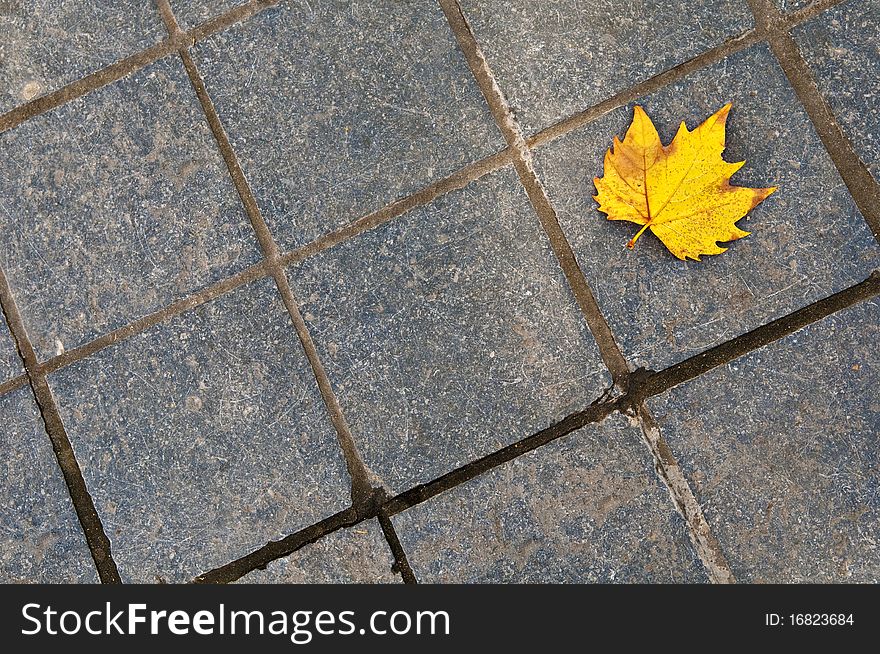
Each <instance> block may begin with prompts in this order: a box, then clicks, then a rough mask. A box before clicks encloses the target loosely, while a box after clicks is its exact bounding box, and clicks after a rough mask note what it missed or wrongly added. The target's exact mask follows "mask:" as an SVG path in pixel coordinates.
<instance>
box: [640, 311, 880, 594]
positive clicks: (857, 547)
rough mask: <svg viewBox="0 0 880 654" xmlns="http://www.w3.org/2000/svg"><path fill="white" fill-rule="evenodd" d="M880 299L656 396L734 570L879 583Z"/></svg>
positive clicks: (773, 577)
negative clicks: (879, 352) (879, 351)
mask: <svg viewBox="0 0 880 654" xmlns="http://www.w3.org/2000/svg"><path fill="white" fill-rule="evenodd" d="M878 342H880V302H878V301H877V300H873V301H872V302H870V303H866V304H863V305H860V306H858V307H855V308H852V309H848V310H845V311H843V312H841V313H839V314H835V315H834V316H832V317H830V318H826V319H825V320H824V321H822V322H820V323H816V324H814V325H811V326H809V327H807V328H806V329H804V330H802V331H800V332H797V333H795V334H792V335H791V336H789V337H787V338H785V339H784V340H782V341H779V342H777V343H774V344H772V345H770V346H768V347H766V348H764V349H762V350H758V351H756V352H753V353H752V354H750V355H748V356H746V357H744V358H742V359H739V360H737V361H734V362H732V363H731V364H729V365H727V366H726V367H723V368H719V369H717V370H715V371H712V372H710V373H708V374H707V375H705V376H703V377H700V378H698V379H696V380H694V381H691V382H688V383H686V384H684V385H682V386H679V387H677V388H674V389H673V390H672V391H670V392H669V393H668V394H666V395H665V396H662V397H658V398H655V399H653V400H651V401H650V406H651V408H652V410H653V411H654V412H655V415H657V416H658V420H659V422H660V426H661V430H662V431H663V434H664V436H665V437H666V439H667V440H668V442H669V444H670V446H671V447H672V450H673V451H674V452H675V454H676V456H677V457H678V460H679V463H680V464H681V466H682V469H683V470H684V472H685V474H686V475H687V477H688V478H689V480H690V483H691V486H692V488H693V489H694V493H695V495H696V496H697V499H698V500H699V501H700V503H701V505H702V507H703V511H704V513H705V515H706V519H707V520H708V521H709V524H710V525H711V527H712V530H713V533H714V534H715V536H716V537H717V538H718V539H719V541H720V542H721V547H722V549H723V550H724V553H725V554H726V556H727V559H728V561H729V563H730V565H731V568H732V570H733V572H734V575H735V576H736V577H737V579H738V580H739V581H743V582H773V583H792V582H817V583H828V582H869V583H877V582H880V548H878V542H880V492H878V489H880V486H878V479H880V455H878V450H877V436H878V434H880V400H878V395H877V387H878V385H880V356H878V353H877V343H878Z"/></svg>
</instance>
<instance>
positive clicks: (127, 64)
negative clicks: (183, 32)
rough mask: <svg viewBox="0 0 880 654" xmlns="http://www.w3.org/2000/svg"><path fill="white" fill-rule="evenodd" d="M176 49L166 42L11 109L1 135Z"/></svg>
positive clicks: (4, 117) (1, 124)
mask: <svg viewBox="0 0 880 654" xmlns="http://www.w3.org/2000/svg"><path fill="white" fill-rule="evenodd" d="M178 45H179V44H178V43H177V42H176V41H175V39H166V40H165V41H162V42H161V43H157V44H156V45H154V46H152V47H150V48H147V49H146V50H142V51H141V52H138V53H137V54H134V55H131V56H130V57H126V58H125V59H122V60H120V61H118V62H116V63H115V64H111V65H109V66H107V67H106V68H102V69H101V70H99V71H96V72H94V73H92V74H90V75H86V76H85V77H83V78H80V79H78V80H76V81H75V82H71V83H70V84H66V85H65V86H62V87H61V88H60V89H58V90H57V91H53V92H52V93H48V94H46V95H42V96H40V97H38V98H35V99H34V100H31V101H30V102H27V103H25V104H23V105H20V106H18V107H15V108H14V109H11V110H10V111H7V112H6V113H5V114H2V115H0V134H2V133H3V132H5V131H7V130H10V129H13V128H14V127H18V126H19V125H21V124H22V123H23V122H25V121H26V120H29V119H31V118H33V117H35V116H39V115H41V114H44V113H46V112H47V111H51V110H52V109H55V108H56V107H59V106H61V105H62V104H66V103H68V102H70V101H71V100H76V99H77V98H79V97H81V96H83V95H86V94H87V93H91V92H92V91H94V90H96V89H99V88H101V87H103V86H106V85H107V84H112V83H113V82H116V81H118V80H120V79H122V78H123V77H125V76H126V75H128V74H130V73H132V72H134V71H136V70H140V69H141V68H143V67H144V66H148V65H149V64H151V63H153V62H155V61H158V60H159V59H162V58H164V57H167V56H168V55H170V54H173V53H174V51H175V50H177V48H178Z"/></svg>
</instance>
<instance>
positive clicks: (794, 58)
mask: <svg viewBox="0 0 880 654" xmlns="http://www.w3.org/2000/svg"><path fill="white" fill-rule="evenodd" d="M748 3H749V8H750V9H751V11H752V15H753V16H754V18H755V25H756V26H757V29H758V31H759V32H761V33H762V34H763V36H764V38H765V39H766V40H767V41H768V42H769V43H770V49H771V50H772V51H773V55H774V56H775V57H776V60H777V61H778V62H779V65H780V67H781V68H782V70H783V72H784V73H785V76H786V77H787V78H788V81H789V83H790V84H791V86H792V88H793V89H794V92H795V94H796V95H797V97H798V100H800V103H801V105H802V106H803V107H804V109H805V110H806V112H807V116H808V117H809V119H810V122H811V123H812V124H813V127H814V128H815V130H816V133H817V134H818V135H819V139H820V140H821V141H822V145H824V146H825V150H826V151H827V152H828V154H829V155H830V157H831V161H832V162H833V163H834V166H835V168H837V171H838V172H839V173H840V176H841V178H843V182H844V184H845V185H846V188H847V189H848V190H849V193H850V195H851V196H852V198H853V200H855V203H856V206H857V207H858V209H859V212H860V213H861V214H862V217H863V218H864V219H865V222H866V223H868V227H869V228H870V230H871V232H872V233H873V234H874V238H875V239H876V240H877V242H878V243H880V184H878V183H877V180H875V179H874V177H873V175H871V172H870V171H869V170H868V167H867V166H866V165H865V163H864V162H863V161H862V160H861V159H860V158H859V156H858V154H856V151H855V148H854V147H853V144H852V142H851V141H850V140H849V138H848V137H847V136H846V135H845V134H844V133H843V130H842V129H841V127H840V125H839V124H838V122H837V119H836V118H835V116H834V112H833V111H832V110H831V107H830V105H829V104H828V102H827V101H826V100H825V98H824V96H823V95H822V92H821V91H820V90H819V87H818V86H817V85H816V81H815V80H814V79H813V76H812V74H811V73H810V69H809V66H808V65H807V62H806V61H805V60H804V58H803V57H802V56H801V53H800V49H799V48H798V46H797V43H795V41H794V39H793V38H792V36H791V34H790V32H789V30H790V28H791V24H790V22H789V21H787V20H785V18H784V17H783V16H782V14H781V13H780V11H779V9H778V8H777V6H776V5H775V4H774V3H773V2H772V1H771V0H748ZM835 4H837V3H835ZM832 6H833V5H832ZM805 15H806V14H805Z"/></svg>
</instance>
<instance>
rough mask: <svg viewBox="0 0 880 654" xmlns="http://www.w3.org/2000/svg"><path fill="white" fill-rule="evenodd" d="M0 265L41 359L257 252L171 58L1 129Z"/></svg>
mask: <svg viewBox="0 0 880 654" xmlns="http://www.w3.org/2000/svg"><path fill="white" fill-rule="evenodd" d="M0 195H2V196H3V204H2V208H3V210H2V211H0V233H2V238H0V261H2V264H3V265H4V267H5V270H6V274H7V276H8V277H9V280H10V284H11V285H12V287H13V289H14V290H15V292H16V296H17V298H18V302H19V305H20V308H21V311H22V314H23V317H24V320H25V322H26V324H27V327H28V330H29V332H30V334H31V337H32V339H33V341H34V346H35V347H36V349H37V352H38V354H39V355H40V356H41V357H43V358H45V357H48V356H52V355H54V354H56V353H58V352H59V351H61V350H62V348H66V349H71V348H72V347H74V346H76V345H79V344H81V343H83V342H84V341H88V340H91V339H92V338H94V337H95V336H97V335H98V334H101V333H103V332H106V331H109V330H111V329H114V328H116V327H119V326H121V325H123V324H126V323H128V322H130V321H131V320H133V319H135V318H137V317H139V316H141V315H144V314H146V313H149V312H150V311H154V310H156V309H159V308H161V307H162V306H165V305H166V304H168V303H170V302H171V301H173V300H175V299H177V298H178V297H181V296H183V295H186V294H188V293H189V292H191V291H193V290H195V289H197V288H199V287H202V286H205V285H207V284H208V283H210V282H213V281H216V280H217V279H220V278H222V277H224V276H227V275H229V274H231V273H233V272H235V271H236V270H238V269H240V268H243V267H245V266H246V265H248V264H250V263H253V262H255V261H257V260H258V258H259V254H258V248H257V245H256V241H255V239H254V237H253V235H252V229H251V227H250V224H249V223H248V221H247V218H246V217H245V215H244V212H243V210H242V208H241V205H240V202H239V200H238V196H237V195H236V193H235V190H234V188H233V187H232V183H231V181H229V179H228V173H227V172H226V168H225V166H224V164H223V161H222V158H221V157H220V155H219V153H218V150H217V147H216V145H215V142H214V139H213V136H212V135H211V133H210V131H209V129H208V127H207V123H206V122H205V120H204V115H203V113H202V111H201V107H200V105H199V103H198V100H197V98H196V96H195V94H194V92H193V91H192V88H191V86H190V83H189V80H188V78H187V76H186V72H185V71H184V69H183V66H182V64H180V62H179V61H178V60H177V59H176V58H169V59H165V60H162V61H158V62H156V63H155V64H152V65H151V66H148V67H147V68H144V69H143V70H141V71H138V72H137V73H135V74H133V75H132V76H131V77H127V78H125V79H123V80H121V81H120V82H118V83H116V84H113V85H111V86H109V87H105V88H103V89H100V90H98V91H95V92H94V93H92V94H89V95H87V96H85V97H82V98H80V99H78V100H75V101H73V102H71V103H69V104H66V105H64V106H62V107H59V108H58V109H56V110H54V111H52V112H49V113H48V114H45V115H43V116H38V117H37V118H34V119H33V120H29V121H27V122H26V123H24V124H22V125H21V126H20V127H18V128H16V129H14V130H11V131H9V132H6V133H4V134H0Z"/></svg>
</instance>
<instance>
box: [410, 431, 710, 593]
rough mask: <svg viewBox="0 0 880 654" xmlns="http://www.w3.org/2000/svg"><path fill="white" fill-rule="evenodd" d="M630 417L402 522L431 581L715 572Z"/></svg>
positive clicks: (473, 484) (645, 579) (688, 578)
mask: <svg viewBox="0 0 880 654" xmlns="http://www.w3.org/2000/svg"><path fill="white" fill-rule="evenodd" d="M640 439H641V436H640V434H639V433H638V431H637V430H635V429H633V428H632V427H630V426H628V424H627V421H626V420H625V419H624V418H622V417H621V416H619V415H615V416H613V417H611V418H609V419H608V420H607V421H605V422H604V423H602V424H601V425H598V426H588V427H585V428H584V429H581V430H580V431H578V432H575V433H574V434H571V435H569V436H567V437H565V438H563V439H561V440H559V441H555V442H553V443H551V444H549V445H546V446H544V447H542V448H539V449H538V450H535V451H533V452H530V453H529V454H526V455H523V456H521V457H519V458H517V459H515V460H513V461H511V462H510V463H507V464H505V465H504V466H502V467H500V468H497V469H495V470H493V471H490V472H488V473H486V474H484V475H483V476H481V477H477V478H476V479H474V480H472V481H469V482H467V483H465V484H463V485H461V486H457V487H456V488H454V489H452V490H450V491H446V492H444V493H442V494H440V495H438V496H436V497H435V498H433V499H431V500H429V501H428V502H426V503H424V504H420V505H417V506H415V507H414V508H412V509H409V510H407V511H405V512H403V513H401V514H399V515H397V516H395V517H394V518H393V521H394V524H395V528H396V529H397V532H398V535H399V537H400V539H401V542H402V544H403V547H404V549H405V550H406V552H407V558H408V559H409V562H410V565H411V566H412V567H413V571H414V572H415V574H416V577H417V578H418V579H419V581H421V582H426V583H608V582H622V583H630V582H639V583H658V582H659V583H685V582H705V581H706V574H705V572H704V569H703V567H702V565H701V563H700V561H699V559H698V558H697V556H696V554H695V553H694V551H693V548H692V547H691V544H690V541H689V540H688V536H687V531H686V527H685V524H684V521H683V520H682V518H681V517H680V516H679V515H678V513H676V512H675V509H674V507H673V504H672V501H671V500H670V498H669V493H668V491H667V490H666V488H665V487H663V486H662V484H661V482H660V481H659V480H658V478H657V476H656V475H655V473H654V469H653V462H652V460H651V457H650V454H649V453H648V450H647V448H646V447H645V445H644V444H643V443H642V442H641V440H640Z"/></svg>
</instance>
